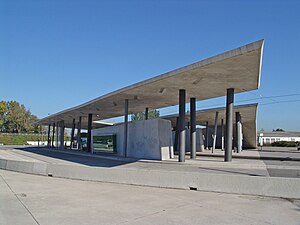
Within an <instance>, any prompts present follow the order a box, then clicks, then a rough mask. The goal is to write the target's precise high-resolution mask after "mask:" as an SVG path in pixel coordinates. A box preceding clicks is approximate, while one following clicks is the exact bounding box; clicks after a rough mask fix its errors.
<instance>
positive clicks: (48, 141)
mask: <svg viewBox="0 0 300 225" xmlns="http://www.w3.org/2000/svg"><path fill="white" fill-rule="evenodd" d="M47 147H48V148H50V124H49V125H48V139H47Z"/></svg>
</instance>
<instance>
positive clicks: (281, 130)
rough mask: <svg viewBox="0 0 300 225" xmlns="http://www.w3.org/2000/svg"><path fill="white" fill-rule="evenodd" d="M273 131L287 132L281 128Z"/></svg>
mask: <svg viewBox="0 0 300 225" xmlns="http://www.w3.org/2000/svg"><path fill="white" fill-rule="evenodd" d="M273 131H279V132H284V131H285V130H284V129H281V128H277V129H276V130H274V129H273Z"/></svg>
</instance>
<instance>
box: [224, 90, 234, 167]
mask: <svg viewBox="0 0 300 225" xmlns="http://www.w3.org/2000/svg"><path fill="white" fill-rule="evenodd" d="M233 101H234V89H233V88H229V89H227V96H226V133H225V157H224V161H225V162H230V161H231V160H232V131H233Z"/></svg>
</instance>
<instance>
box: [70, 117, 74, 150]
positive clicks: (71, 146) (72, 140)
mask: <svg viewBox="0 0 300 225" xmlns="http://www.w3.org/2000/svg"><path fill="white" fill-rule="evenodd" d="M74 133H75V119H73V123H72V131H71V143H70V149H72V148H73V143H74Z"/></svg>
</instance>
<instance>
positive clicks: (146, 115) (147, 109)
mask: <svg viewBox="0 0 300 225" xmlns="http://www.w3.org/2000/svg"><path fill="white" fill-rule="evenodd" d="M148 114H149V108H146V110H145V120H148Z"/></svg>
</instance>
